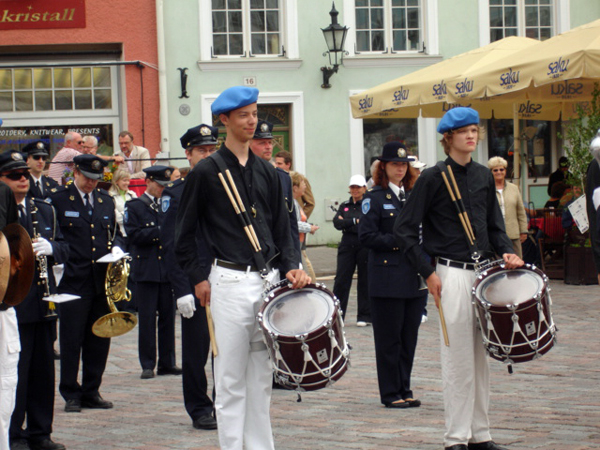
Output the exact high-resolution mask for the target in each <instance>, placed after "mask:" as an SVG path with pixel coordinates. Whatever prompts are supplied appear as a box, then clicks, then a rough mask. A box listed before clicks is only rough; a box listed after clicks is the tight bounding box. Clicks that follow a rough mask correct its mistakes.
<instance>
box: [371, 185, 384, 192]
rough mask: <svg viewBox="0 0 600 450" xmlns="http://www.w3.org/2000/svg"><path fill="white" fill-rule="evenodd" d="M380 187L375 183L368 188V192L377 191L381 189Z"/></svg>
mask: <svg viewBox="0 0 600 450" xmlns="http://www.w3.org/2000/svg"><path fill="white" fill-rule="evenodd" d="M381 190H382V187H381V186H379V185H377V186H373V187H372V188H371V189H369V192H377V191H381Z"/></svg>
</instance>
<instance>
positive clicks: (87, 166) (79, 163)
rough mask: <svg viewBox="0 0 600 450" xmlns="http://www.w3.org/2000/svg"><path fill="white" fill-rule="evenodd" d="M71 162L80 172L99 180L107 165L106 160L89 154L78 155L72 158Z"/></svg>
mask: <svg viewBox="0 0 600 450" xmlns="http://www.w3.org/2000/svg"><path fill="white" fill-rule="evenodd" d="M73 162H74V163H75V167H77V169H78V170H79V171H80V172H81V173H82V174H84V175H85V176H86V177H87V178H90V179H92V180H101V179H102V178H103V177H104V168H105V167H106V166H107V165H108V162H107V161H104V160H103V159H102V158H100V157H98V156H96V155H91V154H84V155H78V156H76V157H75V158H73Z"/></svg>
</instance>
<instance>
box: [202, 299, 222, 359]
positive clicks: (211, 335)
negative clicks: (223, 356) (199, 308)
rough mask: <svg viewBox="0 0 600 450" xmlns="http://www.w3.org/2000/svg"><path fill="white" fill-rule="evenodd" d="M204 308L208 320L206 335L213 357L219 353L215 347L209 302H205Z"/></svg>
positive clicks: (213, 326)
mask: <svg viewBox="0 0 600 450" xmlns="http://www.w3.org/2000/svg"><path fill="white" fill-rule="evenodd" d="M204 309H206V321H207V322H208V335H209V336H210V346H211V348H212V353H213V357H214V358H216V357H217V356H218V355H219V350H218V349H217V338H216V337H215V325H214V323H213V318H212V313H211V311H210V304H208V302H207V303H206V306H205V307H204Z"/></svg>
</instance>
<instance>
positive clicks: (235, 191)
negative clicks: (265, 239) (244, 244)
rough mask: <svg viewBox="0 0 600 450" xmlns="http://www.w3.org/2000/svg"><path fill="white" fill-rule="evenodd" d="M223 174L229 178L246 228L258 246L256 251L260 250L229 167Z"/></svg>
mask: <svg viewBox="0 0 600 450" xmlns="http://www.w3.org/2000/svg"><path fill="white" fill-rule="evenodd" d="M225 174H226V175H227V179H228V180H229V183H231V189H232V190H233V193H234V194H235V198H236V199H237V201H238V203H239V205H240V210H241V211H242V214H243V216H244V219H246V222H247V223H248V228H249V229H250V233H252V236H253V237H254V239H255V242H256V247H257V248H258V250H257V251H260V250H261V248H260V242H259V241H258V236H257V235H256V233H255V232H254V227H253V226H252V222H251V221H250V216H248V212H247V211H246V208H245V207H244V202H243V201H242V197H240V193H239V192H238V190H237V186H236V185H235V183H234V181H233V177H232V176H231V172H230V171H229V169H227V170H226V171H225Z"/></svg>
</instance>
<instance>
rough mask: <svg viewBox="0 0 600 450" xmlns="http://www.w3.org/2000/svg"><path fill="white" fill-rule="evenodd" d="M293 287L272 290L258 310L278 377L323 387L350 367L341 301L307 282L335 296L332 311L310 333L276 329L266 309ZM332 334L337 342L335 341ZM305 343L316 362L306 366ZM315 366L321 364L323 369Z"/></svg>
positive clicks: (292, 384)
mask: <svg viewBox="0 0 600 450" xmlns="http://www.w3.org/2000/svg"><path fill="white" fill-rule="evenodd" d="M290 289H291V288H289V287H288V286H287V283H285V286H283V287H281V288H277V289H274V290H272V291H271V292H270V293H269V295H268V298H267V299H266V300H265V302H264V304H263V305H262V307H261V310H260V312H259V314H258V320H259V324H260V326H261V329H262V331H263V338H264V341H265V344H266V345H267V349H268V351H269V355H270V357H271V363H272V364H273V369H274V371H275V377H276V379H277V381H278V383H279V384H281V385H282V386H284V387H286V388H288V389H297V390H301V391H314V390H318V389H322V388H324V387H327V386H328V385H329V384H331V383H332V382H335V381H337V380H338V379H340V378H341V377H342V375H343V374H344V373H345V372H346V370H347V369H348V352H349V351H348V345H347V343H346V338H345V334H344V326H343V321H342V317H341V313H340V306H339V301H338V300H337V299H335V297H334V296H333V294H332V293H331V292H330V291H329V290H327V289H326V288H324V287H323V286H321V285H308V286H306V288H305V289H318V290H319V291H321V292H324V293H326V294H327V296H328V297H330V298H331V302H332V313H331V314H330V316H329V317H328V318H327V320H326V321H325V322H324V323H323V324H322V325H321V326H319V327H318V328H316V329H314V330H311V331H308V332H306V333H302V334H296V335H287V334H282V333H276V332H275V331H274V330H273V329H272V327H270V326H269V325H268V324H267V323H266V322H267V320H268V319H267V318H266V316H265V312H266V311H267V308H268V306H269V304H271V303H272V302H276V301H277V299H278V297H280V296H281V295H283V294H285V293H287V292H288V291H289V290H290ZM332 335H333V338H334V339H335V341H336V342H337V346H333V345H332ZM303 345H304V346H307V351H308V352H309V353H310V356H311V357H312V362H311V363H309V364H308V365H307V366H306V367H305V351H304V350H303ZM277 351H278V352H279V354H280V355H281V359H279V358H277V357H276V352H277ZM315 366H318V368H319V369H320V370H319V369H317V367H315ZM322 372H323V373H325V374H327V376H325V375H324V374H323V373H322ZM290 378H291V379H290Z"/></svg>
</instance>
